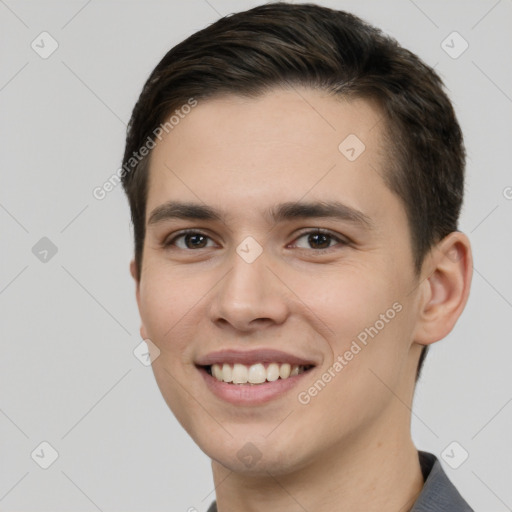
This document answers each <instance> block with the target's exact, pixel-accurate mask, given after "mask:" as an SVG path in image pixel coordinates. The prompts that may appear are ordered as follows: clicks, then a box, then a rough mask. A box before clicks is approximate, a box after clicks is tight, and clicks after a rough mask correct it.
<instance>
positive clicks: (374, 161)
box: [131, 88, 472, 512]
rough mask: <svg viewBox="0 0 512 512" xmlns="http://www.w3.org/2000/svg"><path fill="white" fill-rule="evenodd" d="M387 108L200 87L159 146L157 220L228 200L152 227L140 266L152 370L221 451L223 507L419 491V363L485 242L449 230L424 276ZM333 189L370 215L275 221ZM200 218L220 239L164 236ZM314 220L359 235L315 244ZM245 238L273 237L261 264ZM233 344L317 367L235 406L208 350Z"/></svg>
mask: <svg viewBox="0 0 512 512" xmlns="http://www.w3.org/2000/svg"><path fill="white" fill-rule="evenodd" d="M380 120H381V114H380V112H379V110H378V109H377V107H376V105H374V104H372V103H371V102H369V101H367V100H351V101H350V102H348V101H345V100H340V99H339V98H338V99H335V98H333V97H332V96H328V95H327V93H325V92H321V91H316V90H310V89H306V88H301V89H294V90H292V89H275V90H273V91H271V92H269V93H266V94H265V95H263V96H261V97H258V98H256V99H248V98H241V97H237V96H232V95H231V96H225V97H218V98H214V99H209V100H206V101H204V102H199V103H198V106H197V107H195V108H194V110H193V111H192V112H191V113H190V114H189V115H188V116H187V117H186V118H185V119H183V120H181V122H180V124H179V125H178V126H176V127H175V128H174V129H173V130H172V131H171V132H170V133H169V134H168V135H167V136H166V137H165V138H164V139H163V140H162V141H161V142H159V143H158V145H157V146H156V148H155V149H154V150H153V153H152V155H151V164H150V175H149V193H148V202H147V210H146V219H149V216H150V215H151V212H152V211H153V210H154V209H155V208H156V207H158V206H160V205H162V204H163V203H165V202H166V201H169V200H171V199H173V200H180V201H190V202H195V203H198V204H206V205H209V206H212V207H215V208H218V209H221V210H222V211H223V212H224V213H225V217H224V218H223V221H211V220H193V221H191V220H176V219H172V220H163V221H161V222H158V223H154V224H150V225H148V226H147V233H146V239H145V245H144V251H143V265H142V274H141V280H140V282H138V281H137V280H136V296H137V302H138V306H139V311H140V316H141V321H142V325H141V335H142V337H143V338H144V339H147V338H149V339H150V340H151V341H152V342H153V343H154V344H155V345H156V346H157V347H158V348H159V350H160V356H159V357H158V358H157V359H156V360H155V361H154V362H153V371H154V374H155V377H156V381H157V383H158V386H159V388H160V390H161V392H162V395H163V397H164V399H165V400H166V402H167V404H168V405H169V407H170V408H171V410H172V411H173V413H174V414H175V415H176V417H177V419H178V421H179V422H180V423H181V425H182V426H183V428H185V430H186V431H187V432H188V433H189V434H190V436H191V437H192V438H193V439H194V441H195V442H196V443H197V444H198V445H199V447H200V448H201V449H202V450H203V451H204V452H205V453H206V454H207V455H208V456H209V457H210V458H211V459H212V469H213V475H214V480H215V485H216V495H217V503H218V509H219V511H220V512H232V511H233V512H234V511H236V510H247V511H254V512H256V511H264V510H265V511H266V510H272V511H274V512H280V511H283V512H284V511H287V512H290V511H303V510H304V509H306V510H308V511H310V512H324V511H332V510H334V509H335V510H339V511H354V510H365V511H368V512H370V511H374V510H375V511H377V510H378V511H380V512H382V511H390V512H391V511H393V512H397V511H399V510H400V511H406V510H409V509H410V508H411V506H412V504H413V502H414V500H415V498H416V497H417V495H418V494H419V492H420V491H421V488H422V485H423V479H422V476H421V471H420V466H419V463H418V458H417V452H416V448H415V447H414V445H413V443H412V440H411V436H410V409H409V408H410V406H411V403H412V397H413V392H414V377H415V371H416V366H417V362H418V358H419V355H420V352H421V348H422V345H426V344H430V343H433V342H435V341H437V340H439V339H441V338H443V337H444V336H446V334H448V333H449V332H450V331H451V329H452V327H453V325H454V324H455V322H456V320H457V318H458V317H459V315H460V314H461V312H462V310H463V308H464V306H465V303H466V300H467V297H468V293H469V286H470V281H471V269H472V262H471V250H470V245H469V241H468V240H467V237H466V236H465V235H463V234H462V233H459V232H455V233H452V234H450V235H448V237H446V238H445V239H444V240H442V241H440V242H439V243H438V244H437V245H436V246H435V247H434V248H433V249H432V251H431V253H430V254H429V255H428V256H427V257H426V259H425V261H424V265H423V268H422V272H421V275H419V276H418V275H415V272H414V267H413V255H412V248H411V241H410V240H411V239H410V231H409V226H408V222H407V216H406V213H405V210H404V207H403V205H402V202H401V200H400V199H399V198H398V197H397V196H396V195H395V194H393V193H392V192H391V191H390V190H389V189H388V188H387V187H386V185H385V183H384V181H383V180H382V178H381V174H382V172H383V166H384V164H385V160H384V156H385V152H384V151H385V147H383V142H382V141H383V138H382V133H381V130H382V129H384V126H383V123H382V122H380ZM350 134H356V135H357V137H358V138H359V139H360V140H361V141H363V142H364V144H365V150H364V151H363V153H361V155H360V156H359V157H358V158H357V159H356V160H355V161H352V162H351V161H349V160H348V159H347V158H346V157H345V156H344V155H343V154H342V153H341V152H340V151H339V149H338V146H339V144H340V143H341V142H342V141H343V140H344V139H345V138H346V137H347V136H348V135H350ZM331 200H336V201H339V202H342V203H344V204H346V205H348V206H350V207H352V208H355V209H357V210H360V211H361V212H363V213H364V214H365V215H366V216H367V217H369V218H370V221H371V224H372V227H371V229H368V228H365V227H364V226H359V225H355V224H354V223H352V222H349V221H346V220H339V219H331V218H325V219H324V218H305V219H295V220H287V221H284V222H280V223H277V224H272V223H271V222H269V220H268V219H267V218H266V217H265V216H264V212H265V210H267V209H268V208H270V207H272V206H274V205H276V204H278V203H281V202H285V201H291V202H297V201H331ZM187 228H193V229H197V230H199V231H200V233H202V234H204V235H206V236H207V237H208V238H207V239H206V241H204V243H203V244H202V245H201V247H202V248H195V246H194V242H195V244H198V242H197V240H192V241H189V242H188V245H186V239H185V238H184V237H181V238H180V239H178V240H176V241H175V245H174V246H172V245H171V246H168V247H164V246H163V243H164V242H165V241H166V240H167V241H170V240H172V238H173V237H174V236H176V234H177V233H178V231H180V230H183V229H187ZM308 228H309V229H308ZM315 228H322V229H325V230H329V231H330V232H331V233H332V235H333V237H338V238H339V239H340V240H345V241H346V243H340V242H339V241H338V240H337V239H336V238H331V239H329V238H327V239H326V240H325V239H324V240H322V239H320V241H317V242H316V243H317V245H314V244H315V240H313V241H312V243H308V236H307V232H308V231H310V230H312V229H315ZM304 232H306V235H304ZM173 234H174V235H173ZM171 235H172V236H171ZM248 236H251V237H253V238H254V239H255V240H256V241H258V243H259V244H260V245H261V247H262V249H263V252H262V254H261V255H260V256H259V257H258V258H257V259H256V260H255V261H254V262H252V263H247V262H246V261H245V260H244V259H243V258H241V257H240V256H239V254H237V252H236V248H237V247H238V246H239V244H241V243H242V241H243V240H244V239H245V238H246V237H248ZM322 243H324V244H325V245H321V244H322ZM319 245H320V247H329V249H328V251H326V252H324V253H322V252H320V251H319V249H318V247H319ZM134 265H135V264H134V262H133V261H132V264H131V272H132V276H135V266H134ZM396 303H398V304H399V305H401V307H402V308H401V310H400V312H398V313H397V314H396V315H395V316H394V318H393V319H392V320H389V322H387V323H385V326H384V328H382V329H380V330H379V332H378V334H377V335H376V336H374V337H373V338H369V340H368V343H367V345H366V346H362V349H361V351H360V352H359V353H358V354H357V355H355V356H354V357H353V359H352V360H351V361H349V362H348V364H347V365H346V366H344V368H343V369H342V370H341V371H339V372H338V373H337V374H336V376H335V377H334V378H333V379H332V380H331V382H329V383H328V384H327V385H326V386H325V388H324V389H323V390H322V391H320V392H319V393H318V394H317V395H316V396H314V397H313V398H311V400H310V402H309V403H308V404H301V403H300V402H299V401H298V400H297V394H298V393H299V392H300V391H304V390H306V391H307V389H308V388H309V387H310V386H312V385H313V383H314V382H315V381H316V380H317V379H319V378H320V377H321V375H322V374H323V373H324V372H326V371H327V369H328V368H329V367H331V366H332V365H333V363H334V361H335V360H336V358H337V357H338V356H339V355H343V354H344V353H345V352H346V351H347V350H348V349H349V348H350V346H351V343H352V342H353V341H354V340H355V339H357V335H358V334H359V333H361V332H362V331H363V330H364V329H365V328H368V327H370V326H374V325H375V323H376V321H377V320H379V318H381V317H380V315H381V314H385V313H386V311H387V310H389V309H390V308H392V305H393V304H396ZM232 348H234V349H239V350H251V349H258V348H275V349H278V350H282V351H285V352H289V353H292V354H295V355H299V356H302V357H304V358H307V359H311V360H313V361H314V362H315V364H316V367H315V368H314V369H313V370H312V371H311V372H309V374H308V375H307V376H306V377H305V378H304V379H303V381H302V382H303V383H301V385H300V388H299V389H296V388H294V389H293V390H291V391H290V392H287V393H286V394H284V395H283V396H280V397H278V398H277V399H274V400H272V401H270V402H268V403H266V404H263V405H260V406H233V405H231V404H229V403H227V402H224V401H222V400H221V399H219V398H217V397H216V396H215V395H213V394H212V393H211V392H210V391H209V390H208V388H207V387H206V385H205V383H204V381H203V378H202V376H201V375H200V374H199V371H198V370H197V368H196V367H195V365H194V361H195V360H196V359H197V358H198V357H199V356H204V355H206V354H208V353H210V352H213V351H217V350H221V349H232ZM248 442H251V443H253V444H254V445H255V446H256V447H257V449H258V450H259V453H260V454H261V458H260V459H259V460H258V462H257V463H256V464H254V465H252V466H251V467H248V466H247V465H246V464H245V463H244V462H243V461H242V460H241V459H240V458H239V457H238V456H237V452H238V451H239V450H240V449H241V448H242V447H244V446H245V445H246V443H248Z"/></svg>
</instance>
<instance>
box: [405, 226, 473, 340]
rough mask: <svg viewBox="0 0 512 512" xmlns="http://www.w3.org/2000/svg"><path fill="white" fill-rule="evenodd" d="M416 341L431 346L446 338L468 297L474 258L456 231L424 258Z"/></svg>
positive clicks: (468, 246)
mask: <svg viewBox="0 0 512 512" xmlns="http://www.w3.org/2000/svg"><path fill="white" fill-rule="evenodd" d="M425 263H426V265H425V274H424V275H425V277H423V281H422V282H421V283H420V303H419V310H418V321H417V324H416V329H415V332H414V338H413V339H414V341H415V342H416V343H418V344H420V345H430V344H431V343H434V342H436V341H439V340H440V339H442V338H444V337H445V336H446V335H447V334H448V333H449V332H450V331H451V330H452V329H453V326H454V325H455V323H456V322H457V320H458V318H459V316H460V315H461V313H462V311H463V310H464V307H465V306H466V302H467V300H468V297H469V289H470V286H471V277H472V275H473V258H472V255H471V244H470V242H469V239H468V237H467V236H466V235H465V234H464V233H461V232H459V231H454V232H453V233H450V234H449V235H447V236H446V237H445V238H443V240H441V241H440V242H439V243H438V244H436V246H435V247H433V248H432V250H431V251H430V253H429V255H428V256H427V258H426V259H425Z"/></svg>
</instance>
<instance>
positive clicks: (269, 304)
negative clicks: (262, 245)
mask: <svg viewBox="0 0 512 512" xmlns="http://www.w3.org/2000/svg"><path fill="white" fill-rule="evenodd" d="M229 267H230V268H229V270H227V272H226V274H225V275H224V277H223V278H222V279H221V280H220V282H219V283H218V285H217V286H216V287H215V288H214V290H212V291H213V296H212V302H211V307H210V315H211V319H212V321H213V322H215V323H216V324H218V325H219V326H220V327H223V328H226V326H228V325H229V326H231V327H232V328H233V329H235V330H237V331H245V332H248V331H252V330H255V329H261V328H263V327H265V326H271V325H278V324H282V323H283V322H284V321H285V320H286V318H287V316H288V314H289V310H290V308H289V301H290V296H291V295H292V294H291V292H290V290H289V288H287V286H286V284H285V283H284V282H283V280H282V279H280V277H279V275H278V272H276V270H274V269H271V268H270V266H269V260H268V258H267V257H266V254H265V251H263V253H262V254H260V256H258V258H257V259H256V260H254V261H252V262H248V261H246V260H245V259H244V258H243V257H241V256H240V254H238V253H237V252H236V251H233V256H232V257H231V258H230V260H229Z"/></svg>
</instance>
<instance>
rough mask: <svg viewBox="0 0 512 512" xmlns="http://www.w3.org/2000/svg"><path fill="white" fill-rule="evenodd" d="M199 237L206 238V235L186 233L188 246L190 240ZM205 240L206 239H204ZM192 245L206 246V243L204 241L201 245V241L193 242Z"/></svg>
mask: <svg viewBox="0 0 512 512" xmlns="http://www.w3.org/2000/svg"><path fill="white" fill-rule="evenodd" d="M197 238H203V239H204V238H205V237H204V236H203V235H201V234H192V235H191V234H189V235H186V236H185V240H186V244H187V247H188V242H189V241H190V240H192V239H197ZM203 242H204V240H203ZM192 246H193V247H203V246H204V243H203V245H200V243H199V244H196V243H194V242H192Z"/></svg>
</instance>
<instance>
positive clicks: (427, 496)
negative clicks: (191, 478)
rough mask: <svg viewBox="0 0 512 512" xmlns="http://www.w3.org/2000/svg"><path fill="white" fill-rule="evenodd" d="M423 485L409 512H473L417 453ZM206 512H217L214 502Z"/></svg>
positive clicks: (431, 459)
mask: <svg viewBox="0 0 512 512" xmlns="http://www.w3.org/2000/svg"><path fill="white" fill-rule="evenodd" d="M418 456H419V459H420V466H421V471H422V473H423V480H424V481H425V484H424V485H423V489H422V491H421V493H420V495H419V496H418V499H417V500H416V502H415V503H414V506H413V507H412V509H411V510H410V512H475V511H474V510H473V509H472V508H471V507H470V506H469V505H468V504H467V503H466V502H465V501H464V498H463V497H462V496H461V495H460V494H459V492H458V491H457V489H455V487H454V486H453V484H452V483H451V482H450V480H449V479H448V477H447V476H446V473H445V472H444V470H443V468H442V467H441V463H440V462H439V460H437V457H436V456H435V455H432V454H431V453H427V452H421V451H419V452H418ZM208 512H217V502H216V501H214V502H213V503H212V504H211V505H210V508H209V509H208Z"/></svg>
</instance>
